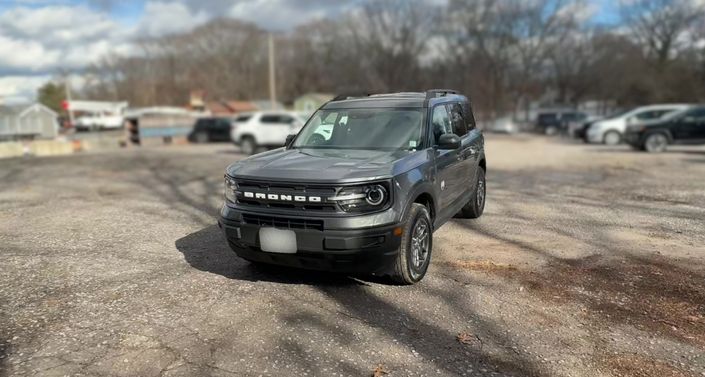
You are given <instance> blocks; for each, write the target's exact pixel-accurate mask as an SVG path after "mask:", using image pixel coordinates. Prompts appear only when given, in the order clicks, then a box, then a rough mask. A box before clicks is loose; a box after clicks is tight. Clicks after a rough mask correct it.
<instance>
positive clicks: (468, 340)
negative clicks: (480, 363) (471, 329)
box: [455, 332, 477, 344]
mask: <svg viewBox="0 0 705 377" xmlns="http://www.w3.org/2000/svg"><path fill="white" fill-rule="evenodd" d="M455 339H457V340H458V342H460V343H463V344H472V343H473V342H474V341H475V340H477V337H475V335H473V334H470V333H467V332H461V333H460V334H458V336H457V337H455Z"/></svg>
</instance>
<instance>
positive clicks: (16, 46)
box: [0, 5, 130, 74]
mask: <svg viewBox="0 0 705 377" xmlns="http://www.w3.org/2000/svg"><path fill="white" fill-rule="evenodd" d="M129 36H130V30H129V29H126V28H125V27H123V26H122V25H120V24H119V23H117V22H115V21H113V20H111V19H109V17H108V15H107V14H105V13H102V12H99V11H95V10H92V9H90V8H87V7H84V6H65V5H52V6H46V7H41V8H26V7H18V8H12V9H8V10H6V11H3V12H2V13H0V74H2V73H5V74H7V73H14V74H37V73H55V72H57V71H61V70H75V69H80V68H83V67H85V66H86V65H87V64H90V63H92V62H95V61H97V60H98V59H99V58H100V57H101V56H102V55H103V54H105V53H106V52H108V51H111V50H113V49H114V48H117V47H119V48H120V49H123V50H124V45H125V43H126V41H127V40H128V38H129Z"/></svg>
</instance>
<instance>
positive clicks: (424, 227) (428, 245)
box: [391, 203, 433, 285]
mask: <svg viewBox="0 0 705 377" xmlns="http://www.w3.org/2000/svg"><path fill="white" fill-rule="evenodd" d="M405 218H406V221H405V222H404V231H403V233H402V239H401V246H400V247H399V252H398V254H397V258H396V260H395V262H394V267H393V270H392V273H391V277H392V279H393V280H394V281H396V282H397V283H400V284H405V285H411V284H414V283H418V282H419V281H421V279H423V277H424V276H425V275H426V271H428V266H429V264H430V263H431V251H432V249H433V225H432V222H431V216H429V213H428V209H427V208H426V207H425V206H424V205H422V204H418V203H414V204H412V205H411V208H410V209H409V212H408V213H407V214H406V216H405Z"/></svg>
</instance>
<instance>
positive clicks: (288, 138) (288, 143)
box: [284, 135, 296, 147]
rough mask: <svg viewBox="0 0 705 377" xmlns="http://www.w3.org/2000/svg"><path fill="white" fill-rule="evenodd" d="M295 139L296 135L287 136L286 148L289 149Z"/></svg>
mask: <svg viewBox="0 0 705 377" xmlns="http://www.w3.org/2000/svg"><path fill="white" fill-rule="evenodd" d="M295 138H296V135H287V137H286V141H285V142H284V146H286V147H288V146H289V145H291V143H292V142H293V141H294V139H295Z"/></svg>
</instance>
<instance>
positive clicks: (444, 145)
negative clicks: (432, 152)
mask: <svg viewBox="0 0 705 377" xmlns="http://www.w3.org/2000/svg"><path fill="white" fill-rule="evenodd" d="M460 144H461V142H460V137H458V135H456V134H443V135H441V137H439V138H438V149H458V148H460Z"/></svg>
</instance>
